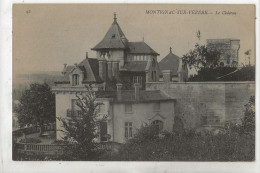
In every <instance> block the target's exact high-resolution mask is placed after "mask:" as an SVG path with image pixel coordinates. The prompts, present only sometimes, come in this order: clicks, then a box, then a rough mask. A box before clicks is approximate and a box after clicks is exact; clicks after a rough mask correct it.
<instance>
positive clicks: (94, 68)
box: [78, 58, 102, 83]
mask: <svg viewBox="0 0 260 173" xmlns="http://www.w3.org/2000/svg"><path fill="white" fill-rule="evenodd" d="M78 67H80V68H81V69H82V68H84V69H85V73H87V75H85V78H84V79H83V83H84V82H102V80H101V79H100V77H99V70H98V60H97V59H95V58H86V59H84V60H83V61H82V62H81V63H79V65H78ZM89 68H91V69H89ZM88 73H92V74H93V75H94V76H93V77H94V78H90V76H89V74H88Z"/></svg>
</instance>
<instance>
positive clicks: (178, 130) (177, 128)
mask: <svg viewBox="0 0 260 173" xmlns="http://www.w3.org/2000/svg"><path fill="white" fill-rule="evenodd" d="M183 132H184V123H183V121H182V118H181V117H179V116H175V117H174V124H173V133H175V134H180V135H182V134H183Z"/></svg>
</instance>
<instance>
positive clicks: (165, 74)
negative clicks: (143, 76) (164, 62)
mask: <svg viewBox="0 0 260 173" xmlns="http://www.w3.org/2000/svg"><path fill="white" fill-rule="evenodd" d="M162 73H163V81H164V82H171V81H172V78H171V76H172V72H171V70H162Z"/></svg>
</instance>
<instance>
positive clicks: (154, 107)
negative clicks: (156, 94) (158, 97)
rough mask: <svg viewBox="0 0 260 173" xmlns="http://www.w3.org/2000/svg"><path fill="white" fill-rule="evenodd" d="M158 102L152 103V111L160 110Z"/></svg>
mask: <svg viewBox="0 0 260 173" xmlns="http://www.w3.org/2000/svg"><path fill="white" fill-rule="evenodd" d="M160 106H161V105H160V102H157V103H154V104H153V110H154V111H160Z"/></svg>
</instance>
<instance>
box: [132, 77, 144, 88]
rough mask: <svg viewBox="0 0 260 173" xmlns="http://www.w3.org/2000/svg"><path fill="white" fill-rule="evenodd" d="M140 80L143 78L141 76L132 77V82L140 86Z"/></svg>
mask: <svg viewBox="0 0 260 173" xmlns="http://www.w3.org/2000/svg"><path fill="white" fill-rule="evenodd" d="M142 80H143V78H142V76H134V77H133V83H134V84H135V83H138V84H140V85H141V86H142Z"/></svg>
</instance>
